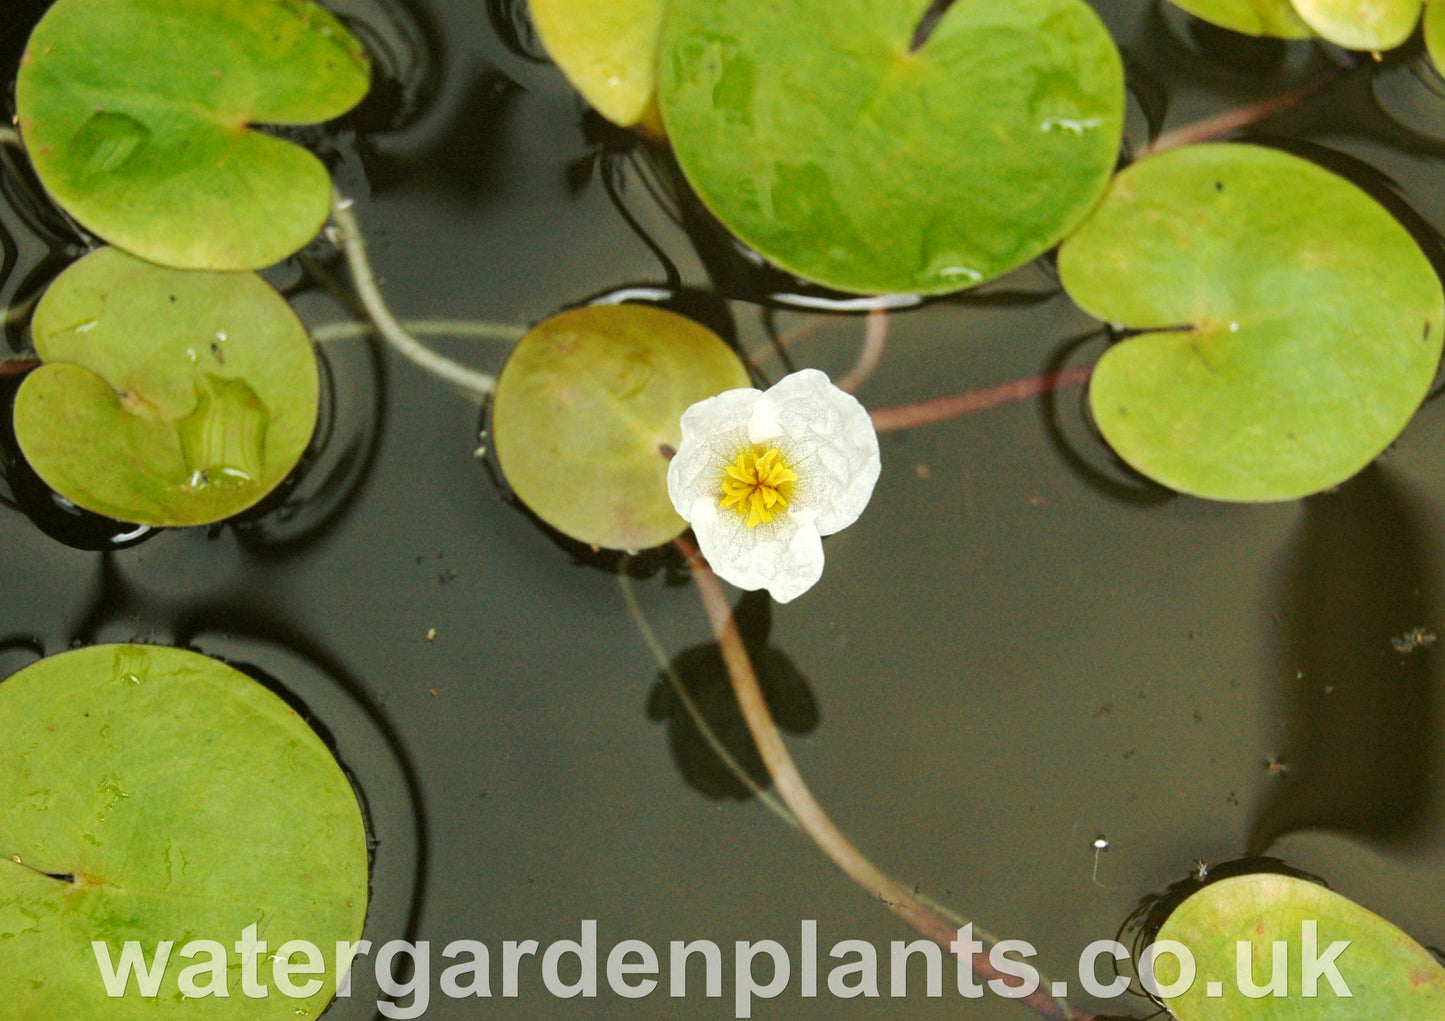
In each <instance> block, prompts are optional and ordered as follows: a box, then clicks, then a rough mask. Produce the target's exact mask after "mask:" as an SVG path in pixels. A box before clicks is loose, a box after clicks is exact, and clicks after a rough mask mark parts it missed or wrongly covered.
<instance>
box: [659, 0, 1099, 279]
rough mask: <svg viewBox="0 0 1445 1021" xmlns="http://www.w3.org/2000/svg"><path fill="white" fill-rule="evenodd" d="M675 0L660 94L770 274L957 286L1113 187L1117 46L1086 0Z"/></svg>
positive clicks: (672, 127) (674, 132) (993, 272)
mask: <svg viewBox="0 0 1445 1021" xmlns="http://www.w3.org/2000/svg"><path fill="white" fill-rule="evenodd" d="M929 7H930V4H929V0H884V2H879V0H776V2H771V3H765V4H745V3H736V2H734V0H672V3H671V6H670V7H669V10H668V14H667V18H666V20H665V23H664V27H663V41H662V48H661V53H662V57H661V65H660V72H659V85H658V91H659V97H660V100H661V105H662V115H663V121H664V123H665V124H666V127H667V134H668V138H669V139H670V140H671V142H672V145H673V148H674V151H675V152H676V154H677V158H678V161H679V162H680V163H681V165H682V169H683V172H684V173H685V174H686V175H687V178H688V181H689V182H690V183H691V184H692V186H693V188H694V189H696V191H697V193H698V194H699V195H700V196H701V198H702V200H703V202H704V203H706V205H707V206H708V207H709V208H710V209H711V210H712V212H713V213H714V214H715V215H716V216H717V217H718V219H719V220H721V221H722V223H723V224H724V225H725V226H726V227H727V228H728V229H729V230H731V231H732V232H733V233H734V234H736V235H737V236H738V237H739V238H741V239H742V240H743V241H744V242H745V243H747V244H748V245H750V246H752V247H753V248H754V249H756V250H757V251H758V252H760V253H762V254H763V255H764V256H766V257H767V258H769V259H771V260H772V261H773V262H775V263H776V264H777V265H779V266H781V267H783V268H784V269H786V270H788V271H789V272H791V273H794V274H796V275H798V276H801V277H803V278H805V279H808V280H812V281H816V282H818V283H821V284H826V285H828V286H830V287H834V288H838V289H840V290H844V291H855V292H861V293H875V292H913V293H943V292H948V291H957V290H961V289H963V288H966V287H970V286H973V285H974V284H978V283H981V282H982V281H985V280H989V279H991V278H993V277H997V276H999V275H1000V274H1003V273H1006V272H1008V271H1009V270H1011V269H1013V268H1015V267H1016V266H1020V265H1022V264H1023V263H1026V262H1028V261H1029V260H1030V259H1033V258H1035V257H1036V256H1038V255H1040V254H1042V253H1044V252H1046V251H1048V250H1049V249H1050V248H1052V247H1053V246H1054V245H1055V244H1056V243H1057V242H1058V241H1059V239H1061V238H1062V237H1064V236H1065V235H1066V234H1068V233H1069V232H1070V231H1071V230H1072V229H1073V228H1074V227H1075V226H1076V225H1077V224H1078V223H1079V222H1080V221H1081V220H1082V219H1083V218H1084V217H1085V216H1086V215H1087V214H1088V212H1089V210H1090V209H1091V208H1092V207H1093V205H1094V204H1095V202H1096V201H1097V200H1098V198H1099V196H1100V195H1101V194H1102V193H1103V190H1104V188H1105V186H1106V185H1107V183H1108V180H1109V176H1110V174H1111V173H1112V171H1113V169H1114V164H1115V160H1116V158H1117V156H1118V151H1119V144H1120V139H1121V136H1122V130H1123V112H1124V85H1123V72H1122V70H1121V63H1120V58H1119V52H1118V50H1117V48H1116V47H1115V45H1114V41H1113V40H1112V39H1111V38H1110V36H1109V33H1108V32H1107V31H1106V30H1105V28H1104V26H1103V24H1102V23H1101V22H1100V21H1099V19H1098V17H1097V15H1095V14H1094V12H1093V11H1092V10H1091V9H1090V8H1089V6H1088V5H1087V4H1085V3H1082V2H1081V0H1011V2H1009V3H958V4H954V5H952V6H951V7H950V8H949V9H948V10H947V12H946V13H945V14H944V15H943V17H942V20H941V21H940V22H939V23H938V24H937V26H936V27H935V28H934V30H933V31H932V33H931V34H930V35H929V36H928V38H927V39H926V41H925V42H924V43H923V45H922V46H921V47H919V48H918V49H917V50H916V51H915V50H913V49H912V43H913V41H914V37H915V33H916V32H917V31H918V28H919V25H920V22H921V21H922V19H923V16H924V14H925V12H926V11H928V9H929Z"/></svg>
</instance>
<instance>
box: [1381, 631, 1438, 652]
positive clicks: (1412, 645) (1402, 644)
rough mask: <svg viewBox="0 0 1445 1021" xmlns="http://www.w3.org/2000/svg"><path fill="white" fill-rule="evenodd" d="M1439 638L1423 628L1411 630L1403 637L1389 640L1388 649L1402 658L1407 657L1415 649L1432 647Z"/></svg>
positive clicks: (1398, 636) (1399, 636)
mask: <svg viewBox="0 0 1445 1021" xmlns="http://www.w3.org/2000/svg"><path fill="white" fill-rule="evenodd" d="M1439 638H1440V636H1439V635H1437V634H1436V633H1435V632H1433V631H1429V630H1427V629H1425V628H1423V627H1417V628H1411V629H1410V630H1409V631H1406V632H1405V633H1404V634H1403V635H1396V636H1395V637H1394V638H1391V639H1390V647H1391V648H1393V649H1394V650H1395V651H1396V652H1398V653H1399V654H1400V655H1402V656H1408V655H1409V654H1410V653H1412V652H1414V651H1415V650H1416V649H1425V648H1428V647H1430V646H1431V645H1434V644H1435V643H1436V641H1438V640H1439Z"/></svg>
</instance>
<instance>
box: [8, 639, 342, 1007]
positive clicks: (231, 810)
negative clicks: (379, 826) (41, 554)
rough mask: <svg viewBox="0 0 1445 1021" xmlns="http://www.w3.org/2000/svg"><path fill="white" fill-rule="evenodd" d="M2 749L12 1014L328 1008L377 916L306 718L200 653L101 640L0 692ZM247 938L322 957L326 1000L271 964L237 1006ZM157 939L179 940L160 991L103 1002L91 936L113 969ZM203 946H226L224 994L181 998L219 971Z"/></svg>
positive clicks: (150, 951)
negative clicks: (298, 987) (286, 990)
mask: <svg viewBox="0 0 1445 1021" xmlns="http://www.w3.org/2000/svg"><path fill="white" fill-rule="evenodd" d="M0 744H3V745H4V747H5V754H4V755H3V756H0V789H3V790H4V791H6V797H4V798H0V942H3V943H4V946H5V952H4V953H3V954H0V986H3V987H4V989H5V996H6V1008H5V1010H6V1014H7V1016H11V1017H17V1018H105V1019H106V1021H132V1019H135V1021H142V1019H144V1021H153V1019H156V1018H187V1019H191V1018H200V1019H216V1021H223V1019H236V1021H243V1019H244V1021H272V1019H274V1021H292V1019H295V1018H311V1017H316V1016H317V1015H318V1014H320V1013H321V1011H322V1010H323V1009H324V1008H325V1007H326V1004H327V1002H328V1001H329V1000H330V999H331V997H332V993H333V991H334V988H335V978H336V974H335V969H334V964H333V963H332V962H333V958H334V954H335V947H336V942H337V941H338V940H348V941H350V940H355V939H357V938H359V937H360V935H361V929H362V922H363V919H364V917H365V914H366V902H367V848H366V832H365V827H364V825H363V822H362V817H361V810H360V808H359V806H358V805H357V800H356V796H355V794H354V792H353V791H352V789H351V784H350V783H349V782H348V780H347V778H346V775H345V774H344V773H343V772H342V771H341V768H340V766H338V765H337V762H336V760H335V759H334V758H333V757H332V755H331V753H330V752H329V751H327V749H326V746H325V745H324V744H322V742H321V740H320V739H319V738H318V737H317V736H316V734H315V732H313V731H312V730H311V728H310V727H309V726H307V724H306V722H305V721H304V720H302V719H301V717H299V716H298V715H297V714H296V712H295V710H293V709H291V708H290V707H289V706H288V705H286V703H285V702H283V701H282V700H281V699H279V698H277V697H276V696H275V695H273V694H272V693H271V692H269V691H267V690H266V689H265V688H264V687H262V686H261V685H260V684H257V683H256V682H255V681H253V680H251V679H250V678H249V677H247V676H245V675H244V674H242V673H240V672H238V671H236V670H233V669H232V668H230V667H228V666H226V665H224V664H222V663H219V662H217V661H216V660H213V659H209V658H207V657H206V656H202V655H199V654H198V653H194V652H186V651H184V650H181V649H171V648H162V647H155V646H138V645H100V646H93V647H91V648H86V649H79V650H76V651H74V652H68V653H65V654H63V655H59V656H52V657H50V658H48V659H44V660H41V661H40V662H38V663H36V664H34V665H32V666H30V667H27V668H26V669H24V670H22V671H20V672H19V673H17V674H15V675H14V676H13V677H11V678H10V679H9V680H7V681H5V682H4V683H3V684H0ZM252 925H254V926H256V934H257V935H258V937H259V938H260V939H264V940H265V941H266V942H267V943H268V945H269V951H268V952H275V951H276V950H277V949H278V948H279V947H280V946H281V945H282V944H284V943H286V942H288V941H290V940H296V939H299V940H306V941H308V942H310V943H312V944H314V945H316V946H317V947H318V948H320V950H321V951H322V953H323V954H324V955H325V956H324V957H323V959H322V961H323V963H324V965H325V968H326V973H325V975H324V976H317V977H318V978H320V979H322V985H321V988H320V989H319V990H318V991H317V992H316V993H315V994H314V995H311V996H308V997H304V998H292V997H290V996H287V995H283V993H282V991H281V990H280V989H279V988H277V987H276V985H275V983H274V982H273V972H272V968H271V963H270V961H269V960H267V959H266V955H265V954H263V955H262V956H261V962H260V967H259V969H258V971H257V977H258V978H259V979H260V980H261V981H263V982H264V983H265V984H266V985H267V986H268V987H269V989H270V995H269V997H268V998H266V999H256V998H251V997H248V996H246V995H244V993H243V990H242V988H241V974H240V958H239V955H237V954H236V953H235V952H234V944H235V943H236V942H237V941H238V940H240V939H241V938H242V935H243V932H244V931H245V929H246V928H247V927H248V926H252ZM163 940H169V941H172V942H173V944H174V945H173V947H172V949H171V951H170V955H169V965H168V967H167V968H166V969H165V975H164V979H163V981H161V983H160V988H159V990H158V991H157V995H156V996H155V997H154V998H150V997H143V996H141V995H140V990H139V988H138V985H137V979H136V978H135V977H132V979H131V984H130V989H129V991H128V993H127V995H126V996H125V997H124V998H115V999H113V998H110V997H108V996H107V995H106V989H105V985H104V982H103V980H102V970H101V966H100V964H99V963H98V961H97V951H96V949H94V948H93V947H92V941H103V943H104V944H105V947H106V950H107V952H108V954H109V961H110V963H111V964H112V965H116V964H118V963H119V961H120V957H121V954H122V953H123V952H124V947H125V944H126V943H127V942H128V941H136V942H138V943H139V944H140V947H139V949H140V950H141V951H142V952H143V953H144V957H145V965H147V966H149V965H151V964H152V963H153V962H154V961H155V960H156V953H157V947H158V943H159V942H160V941H163ZM193 940H214V941H215V942H216V943H218V944H221V945H222V946H224V947H225V948H226V950H227V951H229V952H230V963H231V965H232V971H231V973H230V974H229V976H225V977H224V978H220V979H218V980H217V982H218V984H221V983H224V984H227V985H228V986H229V989H230V994H229V998H222V997H219V996H214V995H212V996H205V997H198V998H185V999H183V998H182V992H181V989H180V988H179V986H178V981H179V979H180V976H181V969H182V968H184V967H187V966H190V965H195V964H198V963H209V962H210V961H211V954H210V952H204V953H200V954H198V955H195V956H193V959H190V960H185V959H182V958H181V952H182V950H183V949H184V948H185V945H186V944H187V943H189V942H191V941H193ZM297 960H300V958H298V959H297ZM222 975H224V971H223V972H222ZM190 978H191V979H192V981H193V982H194V984H195V985H196V986H199V987H205V986H206V985H208V984H209V982H210V979H211V976H209V975H203V974H201V973H199V972H198V973H195V974H192V975H191V976H190ZM306 980H307V976H302V975H298V976H296V977H294V978H293V981H294V982H297V983H298V984H299V983H300V982H303V981H306Z"/></svg>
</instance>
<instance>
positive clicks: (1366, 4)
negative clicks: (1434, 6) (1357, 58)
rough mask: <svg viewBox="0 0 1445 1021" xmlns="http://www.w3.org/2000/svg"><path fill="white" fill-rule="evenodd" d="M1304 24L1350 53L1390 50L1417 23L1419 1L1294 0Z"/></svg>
mask: <svg viewBox="0 0 1445 1021" xmlns="http://www.w3.org/2000/svg"><path fill="white" fill-rule="evenodd" d="M1293 2H1294V6H1295V10H1296V11H1298V12H1299V15H1300V17H1301V18H1303V19H1304V21H1305V22H1306V24H1308V25H1309V26H1310V27H1311V28H1313V29H1314V30H1315V31H1316V32H1318V33H1319V34H1320V35H1321V36H1323V37H1324V38H1326V39H1328V40H1329V41H1330V42H1332V43H1335V44H1336V45H1338V46H1344V47H1346V48H1348V49H1351V50H1374V51H1377V52H1378V51H1380V50H1392V49H1394V48H1395V47H1396V46H1399V45H1400V44H1401V43H1403V42H1404V41H1405V40H1406V39H1408V38H1410V33H1411V32H1413V31H1415V23H1416V22H1418V21H1419V20H1420V5H1421V0H1293Z"/></svg>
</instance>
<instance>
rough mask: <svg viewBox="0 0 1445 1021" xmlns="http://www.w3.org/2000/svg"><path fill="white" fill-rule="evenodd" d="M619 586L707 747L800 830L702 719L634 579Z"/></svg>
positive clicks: (625, 578) (772, 809)
mask: <svg viewBox="0 0 1445 1021" xmlns="http://www.w3.org/2000/svg"><path fill="white" fill-rule="evenodd" d="M617 583H618V584H619V585H620V586H622V598H623V599H624V600H626V601H627V615H628V616H629V617H631V618H632V623H633V625H634V626H635V627H636V628H637V632H638V634H640V635H641V636H642V641H643V643H644V644H645V645H646V646H647V650H648V651H649V652H651V653H652V658H653V659H654V660H656V662H657V665H658V667H659V669H661V670H662V676H663V677H665V678H667V683H668V686H669V687H670V688H672V693H673V694H674V695H676V696H677V700H678V701H679V702H681V703H682V707H683V708H684V709H686V710H687V715H688V716H689V717H691V718H692V724H693V726H695V727H696V728H697V731H698V733H699V734H701V735H702V736H703V740H705V741H706V742H707V744H708V747H709V748H711V749H712V750H713V753H714V754H715V755H717V757H718V758H719V759H721V760H722V764H723V765H724V766H726V767H727V768H728V772H729V773H731V774H732V775H733V776H735V777H737V780H738V782H739V783H741V784H742V785H743V786H744V787H746V788H747V789H748V790H749V791H751V792H752V794H753V796H754V797H756V798H757V799H758V800H759V801H761V802H762V803H763V804H764V805H766V806H767V807H768V810H769V811H770V812H772V813H773V814H774V815H776V816H777V817H778V818H779V819H781V820H783V822H785V823H787V824H788V825H789V826H791V827H793V828H794V829H797V827H798V820H796V819H794V818H793V814H792V813H791V812H789V811H788V810H787V809H786V808H784V807H783V804H782V802H780V801H779V800H778V799H777V798H775V797H774V796H773V795H772V794H771V793H770V792H768V791H765V790H763V788H761V787H759V786H758V784H757V781H755V780H754V779H753V778H752V777H751V776H750V775H749V774H748V771H747V770H745V769H743V767H742V766H741V765H740V764H739V763H738V760H737V759H735V758H733V755H732V753H731V752H730V751H728V750H727V746H726V745H724V744H723V743H722V741H721V740H719V738H718V736H717V735H716V734H714V733H713V729H712V727H711V726H709V725H708V722H707V717H705V716H703V714H702V710H700V709H699V708H698V707H697V703H696V702H694V701H693V700H692V696H691V695H689V694H688V692H687V686H686V685H685V684H683V683H682V678H681V677H679V676H677V671H676V670H674V669H673V668H672V663H671V661H670V660H668V658H667V653H666V652H664V651H663V648H662V643H661V642H659V641H658V640H657V635H656V634H654V633H653V630H652V627H651V625H649V624H648V623H647V617H646V616H645V615H644V614H643V612H642V607H640V606H638V605H637V596H636V595H635V594H634V593H633V591H632V579H631V578H629V577H628V576H627V573H626V572H625V571H624V572H621V573H619V574H618V575H617Z"/></svg>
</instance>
